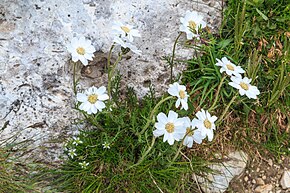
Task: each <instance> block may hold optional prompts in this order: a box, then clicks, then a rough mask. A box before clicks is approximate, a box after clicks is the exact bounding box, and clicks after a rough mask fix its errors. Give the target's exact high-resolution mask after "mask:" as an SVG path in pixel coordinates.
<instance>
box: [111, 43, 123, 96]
mask: <svg viewBox="0 0 290 193" xmlns="http://www.w3.org/2000/svg"><path fill="white" fill-rule="evenodd" d="M112 47H113V46H112ZM110 52H111V51H110ZM109 57H110V54H109ZM121 59H122V53H119V56H118V58H117V60H116V61H115V63H114V64H113V65H112V66H111V65H110V61H109V59H108V64H109V68H108V94H109V97H110V98H111V95H112V90H111V89H112V88H111V86H112V79H113V76H114V74H115V68H116V66H117V64H118V63H119V62H120V61H121ZM110 60H111V58H110Z"/></svg>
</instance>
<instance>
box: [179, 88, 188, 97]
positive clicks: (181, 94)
mask: <svg viewBox="0 0 290 193" xmlns="http://www.w3.org/2000/svg"><path fill="white" fill-rule="evenodd" d="M179 96H180V98H181V99H184V98H185V97H186V94H185V92H184V91H183V90H181V91H179Z"/></svg>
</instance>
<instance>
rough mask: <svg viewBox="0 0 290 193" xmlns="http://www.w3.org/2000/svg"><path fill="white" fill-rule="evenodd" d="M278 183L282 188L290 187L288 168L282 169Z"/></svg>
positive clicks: (289, 171)
mask: <svg viewBox="0 0 290 193" xmlns="http://www.w3.org/2000/svg"><path fill="white" fill-rule="evenodd" d="M280 184H281V186H282V188H283V189H287V188H290V170H286V171H284V173H283V175H282V177H281V180H280Z"/></svg>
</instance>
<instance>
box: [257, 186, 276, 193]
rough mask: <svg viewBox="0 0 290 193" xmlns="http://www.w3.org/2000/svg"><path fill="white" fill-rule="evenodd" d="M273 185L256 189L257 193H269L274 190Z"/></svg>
mask: <svg viewBox="0 0 290 193" xmlns="http://www.w3.org/2000/svg"><path fill="white" fill-rule="evenodd" d="M272 188H273V186H272V184H266V185H263V186H258V187H256V188H255V192H256V193H269V192H270V191H271V190H272Z"/></svg>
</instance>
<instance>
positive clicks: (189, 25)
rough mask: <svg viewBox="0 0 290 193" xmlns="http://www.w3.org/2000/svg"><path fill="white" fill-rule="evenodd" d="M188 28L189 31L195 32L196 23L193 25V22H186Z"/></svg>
mask: <svg viewBox="0 0 290 193" xmlns="http://www.w3.org/2000/svg"><path fill="white" fill-rule="evenodd" d="M188 27H189V28H190V29H192V30H195V28H196V23H195V22H194V21H192V20H190V21H189V22H188Z"/></svg>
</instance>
